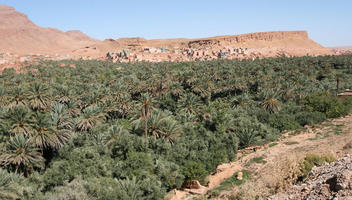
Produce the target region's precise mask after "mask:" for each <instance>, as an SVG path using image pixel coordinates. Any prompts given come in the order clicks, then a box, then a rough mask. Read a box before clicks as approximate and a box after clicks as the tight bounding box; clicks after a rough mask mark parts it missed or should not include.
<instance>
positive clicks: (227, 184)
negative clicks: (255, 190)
mask: <svg viewBox="0 0 352 200" xmlns="http://www.w3.org/2000/svg"><path fill="white" fill-rule="evenodd" d="M241 172H242V173H243V175H242V180H238V179H237V175H238V172H236V173H235V174H234V175H233V176H232V177H231V178H228V179H226V180H225V181H223V182H222V183H221V184H220V185H219V186H218V187H216V188H214V189H212V190H210V191H209V192H208V194H209V197H210V198H215V197H217V196H218V195H219V194H220V191H224V190H231V189H233V187H235V186H239V185H241V184H243V183H244V182H246V181H247V180H249V179H250V178H251V172H250V171H248V170H242V171H241Z"/></svg>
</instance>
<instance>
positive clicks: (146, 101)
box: [140, 93, 153, 138]
mask: <svg viewBox="0 0 352 200" xmlns="http://www.w3.org/2000/svg"><path fill="white" fill-rule="evenodd" d="M152 102H153V100H152V98H151V97H150V96H149V94H148V93H144V94H143V95H142V102H141V103H140V106H141V115H140V118H141V119H143V120H144V134H145V137H146V138H147V137H148V120H149V118H150V116H151V109H152V108H153V107H152V105H151V103H152Z"/></svg>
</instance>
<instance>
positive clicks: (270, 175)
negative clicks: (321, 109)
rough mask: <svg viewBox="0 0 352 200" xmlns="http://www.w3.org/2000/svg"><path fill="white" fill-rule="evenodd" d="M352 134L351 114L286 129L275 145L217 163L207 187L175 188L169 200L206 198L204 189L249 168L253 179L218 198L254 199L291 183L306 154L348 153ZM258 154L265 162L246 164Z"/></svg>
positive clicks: (338, 155)
mask: <svg viewBox="0 0 352 200" xmlns="http://www.w3.org/2000/svg"><path fill="white" fill-rule="evenodd" d="M351 136H352V115H348V116H346V117H342V118H338V119H334V120H328V121H326V122H324V123H322V124H319V125H315V126H313V127H306V128H305V129H304V130H302V131H294V132H288V133H286V134H284V135H283V136H282V137H281V138H280V140H279V141H277V142H275V143H277V144H276V145H275V146H271V147H270V146H269V145H270V144H267V145H265V146H263V147H261V148H259V149H256V151H255V152H254V151H253V150H252V151H250V150H243V151H240V152H239V153H238V157H239V159H238V160H237V161H235V162H231V163H226V164H222V165H220V166H218V168H217V172H218V173H215V174H214V175H211V176H210V177H209V184H208V186H207V187H204V186H203V187H201V188H200V189H198V190H184V191H181V190H174V191H172V192H170V193H171V194H170V195H169V197H170V196H172V197H171V198H170V199H172V200H181V199H192V198H195V197H204V198H206V194H207V192H209V191H210V190H211V189H213V188H216V187H217V186H219V185H220V184H221V182H223V181H224V180H225V179H227V178H230V177H231V176H232V175H233V174H234V173H236V172H238V171H240V170H242V169H246V170H249V171H251V172H252V175H253V176H252V178H251V179H250V180H248V181H246V182H245V183H244V184H242V185H241V186H239V187H235V188H233V190H231V191H222V192H221V194H220V196H218V197H217V198H218V199H229V198H239V199H256V198H262V197H265V196H269V195H271V194H274V193H276V192H280V191H283V190H285V189H287V188H289V187H291V186H292V184H293V183H292V181H293V180H295V179H297V175H298V174H297V170H298V164H299V162H300V161H301V160H302V159H304V157H305V156H306V155H307V154H308V153H314V154H321V155H322V154H330V155H333V156H335V157H337V158H338V157H341V156H343V155H345V154H346V153H351V152H352V149H351V148H350V147H351V146H352V145H351V143H352V137H351ZM348 144H350V145H348ZM258 157H262V158H263V159H264V162H265V163H253V162H252V163H251V164H249V163H250V161H251V159H253V158H258Z"/></svg>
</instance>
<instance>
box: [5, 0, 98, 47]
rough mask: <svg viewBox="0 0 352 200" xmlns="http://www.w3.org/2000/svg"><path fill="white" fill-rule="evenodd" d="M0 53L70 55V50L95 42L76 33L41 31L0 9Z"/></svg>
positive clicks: (10, 9) (11, 11)
mask: <svg viewBox="0 0 352 200" xmlns="http://www.w3.org/2000/svg"><path fill="white" fill-rule="evenodd" d="M0 38H1V40H0V52H6V51H9V52H12V53H17V54H29V53H45V54H54V53H59V54H70V53H71V52H72V51H73V50H75V49H78V48H82V47H84V46H88V45H92V44H94V43H97V42H99V41H98V40H96V39H93V38H91V37H89V36H87V35H85V34H83V33H82V32H80V31H68V32H62V31H60V30H58V29H54V28H42V27H39V26H37V25H36V24H34V23H33V22H32V21H31V20H29V19H28V17H27V16H26V15H25V14H23V13H20V12H18V11H16V10H15V9H14V8H13V7H10V6H6V5H0Z"/></svg>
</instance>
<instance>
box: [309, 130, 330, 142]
mask: <svg viewBox="0 0 352 200" xmlns="http://www.w3.org/2000/svg"><path fill="white" fill-rule="evenodd" d="M327 137H330V135H329V134H324V135H323V134H322V133H320V132H319V133H317V135H316V136H315V137H313V138H308V139H307V140H310V141H314V140H318V139H324V138H327Z"/></svg>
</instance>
